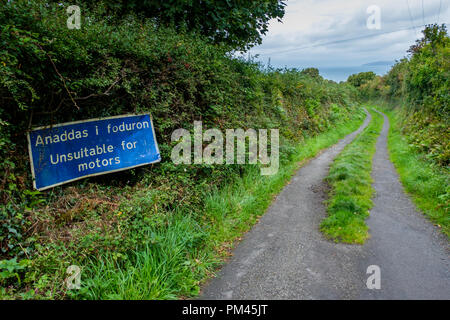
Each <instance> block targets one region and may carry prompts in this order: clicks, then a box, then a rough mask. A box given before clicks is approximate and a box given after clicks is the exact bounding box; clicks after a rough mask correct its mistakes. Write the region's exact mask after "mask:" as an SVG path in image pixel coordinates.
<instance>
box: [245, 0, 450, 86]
mask: <svg viewBox="0 0 450 320" xmlns="http://www.w3.org/2000/svg"><path fill="white" fill-rule="evenodd" d="M286 3H287V6H286V13H285V16H284V18H283V22H282V23H279V22H277V21H276V20H274V21H272V22H271V24H270V28H269V32H268V33H267V34H266V36H264V37H263V43H262V45H260V46H257V47H255V48H253V49H251V50H250V54H251V55H257V54H258V55H259V57H258V58H257V59H258V60H260V61H261V62H263V63H264V64H267V63H268V59H269V58H270V64H271V65H272V66H274V67H289V68H300V69H302V68H306V67H316V68H319V70H320V73H321V74H322V75H323V76H324V77H326V78H329V79H332V80H336V81H341V80H345V79H346V78H347V77H348V76H349V75H350V74H353V73H356V72H361V71H368V70H373V71H375V72H377V73H378V74H383V73H385V72H386V71H387V70H389V68H390V66H391V65H392V64H393V63H394V62H395V60H397V59H400V58H402V57H404V56H405V54H406V50H407V49H408V48H409V47H410V46H411V45H412V44H413V43H414V41H415V39H417V38H418V37H419V36H420V30H421V29H423V27H422V25H424V24H430V23H436V22H439V24H441V23H447V24H448V23H449V22H450V5H449V4H450V0H423V1H422V0H368V1H367V0H288V1H286ZM422 4H423V5H422ZM371 5H376V6H378V7H379V8H380V13H381V16H380V18H381V19H380V22H381V25H380V29H378V30H377V29H368V27H367V20H368V18H369V16H370V14H368V13H367V9H368V7H370V6H371ZM408 5H409V9H408ZM447 27H448V25H447ZM393 31H396V32H393ZM355 38H357V39H355ZM348 39H353V40H348ZM341 40H345V41H341ZM346 40H348V41H346Z"/></svg>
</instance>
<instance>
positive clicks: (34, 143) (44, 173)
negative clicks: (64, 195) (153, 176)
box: [28, 114, 161, 190]
mask: <svg viewBox="0 0 450 320" xmlns="http://www.w3.org/2000/svg"><path fill="white" fill-rule="evenodd" d="M28 147H29V153H30V162H31V172H32V175H33V185H34V187H35V188H36V189H38V190H45V189H48V188H51V187H55V186H57V185H60V184H63V183H67V182H71V181H74V180H78V179H81V178H86V177H91V176H96V175H100V174H106V173H111V172H116V171H121V170H126V169H131V168H135V167H138V166H143V165H146V164H150V163H155V162H159V161H161V156H160V153H159V149H158V144H157V142H156V137H155V131H154V129H153V123H152V120H151V118H150V115H148V114H144V115H123V116H116V117H110V118H102V119H91V120H85V121H76V122H68V123H62V124H58V125H54V126H51V127H39V128H36V129H34V130H32V131H31V132H29V133H28Z"/></svg>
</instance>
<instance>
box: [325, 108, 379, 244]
mask: <svg viewBox="0 0 450 320" xmlns="http://www.w3.org/2000/svg"><path fill="white" fill-rule="evenodd" d="M370 113H371V115H372V120H371V122H370V124H369V125H368V126H367V128H366V129H364V130H363V132H361V133H360V134H359V135H358V136H357V137H356V138H355V140H353V142H352V143H350V144H349V145H347V146H346V147H345V148H344V150H343V151H342V152H341V154H340V155H339V156H338V157H337V158H336V159H335V161H334V162H333V164H332V166H331V168H330V172H329V174H328V176H327V178H326V181H327V182H328V183H329V185H330V187H331V190H330V191H329V199H328V200H327V201H326V204H327V212H328V216H327V217H326V218H325V219H324V220H322V222H321V224H320V230H321V231H322V232H323V233H324V234H325V236H326V237H328V238H330V239H333V240H335V241H336V242H345V243H357V244H363V243H364V241H365V240H366V239H368V238H369V232H368V229H369V228H368V226H367V224H366V222H365V219H366V218H367V217H368V216H369V210H370V209H371V208H372V206H373V203H372V200H371V198H372V195H373V194H374V189H373V187H372V185H371V184H372V178H371V175H370V174H371V171H372V158H373V155H374V154H375V146H376V142H377V138H378V136H379V135H380V132H381V129H382V127H383V117H382V116H381V115H380V114H378V113H377V112H375V111H373V110H370Z"/></svg>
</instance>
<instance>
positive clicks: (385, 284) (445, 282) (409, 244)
mask: <svg viewBox="0 0 450 320" xmlns="http://www.w3.org/2000/svg"><path fill="white" fill-rule="evenodd" d="M383 116H384V126H383V130H382V131H381V134H380V137H379V138H378V142H377V146H376V147H377V151H376V153H375V156H374V158H373V169H372V170H373V171H372V177H373V179H374V180H375V181H374V184H373V187H374V189H375V191H376V196H375V197H374V199H373V202H374V207H373V208H372V211H371V214H370V217H369V218H368V220H367V224H368V226H369V228H370V231H369V232H370V234H371V238H370V239H369V240H368V241H367V242H366V244H365V245H364V258H363V259H362V260H361V264H360V268H361V270H363V269H364V268H367V266H368V265H378V266H379V267H380V270H381V289H380V290H362V291H361V293H360V297H361V298H363V299H450V258H449V256H450V247H449V243H448V240H447V239H446V238H445V236H444V235H443V234H442V233H441V232H440V230H438V228H437V227H435V226H433V224H432V223H430V222H429V221H428V220H427V219H426V218H425V216H424V215H423V214H422V213H420V212H418V211H417V210H416V209H415V207H414V205H413V203H412V202H411V200H410V198H409V197H408V196H407V195H406V194H405V192H404V190H403V186H402V185H401V183H400V181H399V177H398V174H397V172H396V170H395V168H394V165H393V164H392V162H391V161H390V160H389V155H388V150H387V135H388V131H389V120H388V118H387V117H386V115H384V114H383Z"/></svg>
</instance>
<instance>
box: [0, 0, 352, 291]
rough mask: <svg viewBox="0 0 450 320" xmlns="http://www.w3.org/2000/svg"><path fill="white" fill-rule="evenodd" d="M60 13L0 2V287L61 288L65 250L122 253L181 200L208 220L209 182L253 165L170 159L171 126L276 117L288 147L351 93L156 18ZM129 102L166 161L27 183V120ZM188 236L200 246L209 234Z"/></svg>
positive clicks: (82, 254)
mask: <svg viewBox="0 0 450 320" xmlns="http://www.w3.org/2000/svg"><path fill="white" fill-rule="evenodd" d="M66 19H67V15H66V13H65V8H64V7H63V6H59V5H57V4H52V5H47V4H46V2H45V1H32V2H28V1H12V2H8V4H6V5H2V6H1V7H0V32H1V40H0V41H1V42H0V44H1V45H0V102H1V103H0V130H1V131H0V156H1V159H2V161H1V162H0V171H1V178H0V192H1V197H0V203H1V204H0V220H1V227H0V260H1V263H0V285H1V287H3V288H6V287H8V288H9V289H7V290H6V291H5V289H2V291H1V292H0V295H7V296H11V295H12V296H14V295H16V294H18V293H20V292H22V293H25V296H24V297H26V293H27V292H28V293H29V292H30V290H32V291H33V292H36V293H37V294H39V295H42V296H46V297H61V296H63V295H64V292H62V291H61V290H63V289H61V286H60V283H61V280H62V279H63V277H64V276H65V275H64V270H65V268H66V267H67V266H68V265H67V263H68V261H72V260H77V261H80V263H81V262H82V261H83V259H91V258H92V257H96V256H99V255H100V254H102V253H104V252H113V253H114V255H115V257H116V258H117V259H122V258H124V257H126V254H127V252H129V251H130V250H137V248H141V247H142V246H145V245H148V243H151V241H153V240H154V239H153V238H152V237H153V236H152V234H153V233H152V232H149V230H150V229H151V230H158V228H164V227H166V226H167V223H168V222H167V221H168V219H169V218H170V214H171V212H174V211H175V210H178V211H180V210H181V211H183V212H188V213H189V214H190V215H193V216H194V219H198V221H203V220H202V208H203V206H204V198H203V195H204V192H205V190H211V189H212V188H220V187H222V186H223V185H225V184H226V183H227V181H231V180H232V179H233V178H235V177H239V176H241V175H242V174H243V172H244V171H245V170H247V169H246V168H248V167H247V166H243V165H239V166H238V165H235V166H225V165H223V166H210V165H197V166H189V167H187V166H175V165H174V164H173V163H172V162H171V161H170V160H169V159H170V150H171V147H172V143H171V142H170V135H171V133H172V132H173V130H175V129H177V128H187V129H192V126H193V121H194V120H202V121H203V124H204V127H216V128H219V129H222V130H223V129H226V128H239V127H241V128H255V129H257V128H268V129H270V128H278V129H280V143H281V149H280V152H281V161H285V160H286V159H288V158H289V156H290V154H291V153H292V151H293V146H294V145H296V144H298V143H299V142H301V141H302V140H303V139H304V138H305V137H306V136H312V135H316V134H318V133H320V132H323V131H325V130H327V129H329V128H331V127H332V126H333V125H334V124H336V123H338V122H342V121H345V120H346V119H348V116H349V114H350V113H351V112H352V111H353V110H354V108H355V106H356V105H357V103H356V100H357V92H356V90H355V89H354V88H353V87H351V86H350V85H346V84H336V83H334V82H331V81H327V80H324V79H322V78H321V77H320V76H318V75H311V74H309V73H310V72H304V73H301V72H299V71H297V70H272V69H269V70H267V69H263V68H262V67H261V66H260V65H258V64H256V63H253V62H252V61H244V60H242V59H237V58H234V57H233V53H232V52H229V49H227V48H226V47H224V46H222V45H217V44H212V43H210V42H209V40H208V39H205V38H202V37H201V36H197V35H195V34H191V33H179V32H175V31H174V30H173V29H171V28H163V27H161V26H159V27H156V26H155V25H154V22H153V21H152V20H142V19H138V18H136V17H133V16H127V17H125V18H123V19H121V20H120V22H117V20H115V21H114V23H112V22H111V21H109V20H108V17H103V16H102V15H97V14H96V13H95V12H91V13H86V11H85V13H84V16H83V25H82V29H81V30H69V29H68V28H67V27H66ZM131 112H150V113H151V114H152V116H153V119H154V125H155V129H156V135H157V139H158V142H159V147H160V150H161V154H162V159H163V161H162V162H161V163H159V164H157V165H154V166H148V167H144V168H140V169H135V170H130V171H126V172H122V173H116V174H110V175H106V176H101V177H97V178H91V179H86V180H82V181H79V182H75V183H71V184H69V185H66V186H62V187H57V188H54V189H52V190H50V191H46V192H44V193H39V192H36V191H33V190H32V183H31V175H30V173H29V160H28V154H27V144H26V135H25V133H26V132H27V130H28V129H29V128H30V127H32V126H37V125H44V124H51V123H59V122H65V121H71V120H81V119H88V118H93V117H103V116H112V115H119V114H124V113H131ZM149 228H150V229H149ZM155 228H156V229H155ZM189 245H191V246H201V245H202V239H201V237H200V238H199V239H193V240H192V241H191V242H190V244H189ZM6 270H9V271H8V272H6ZM3 271H4V272H3ZM0 289H1V288H0Z"/></svg>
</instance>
